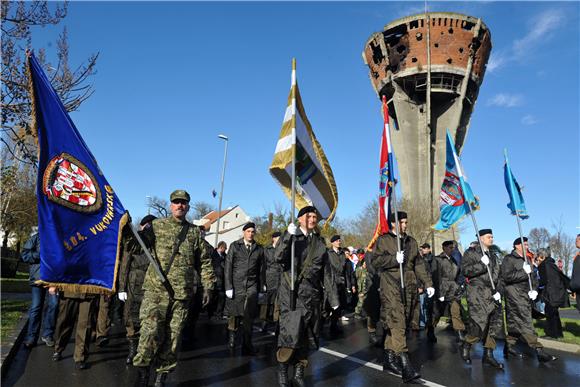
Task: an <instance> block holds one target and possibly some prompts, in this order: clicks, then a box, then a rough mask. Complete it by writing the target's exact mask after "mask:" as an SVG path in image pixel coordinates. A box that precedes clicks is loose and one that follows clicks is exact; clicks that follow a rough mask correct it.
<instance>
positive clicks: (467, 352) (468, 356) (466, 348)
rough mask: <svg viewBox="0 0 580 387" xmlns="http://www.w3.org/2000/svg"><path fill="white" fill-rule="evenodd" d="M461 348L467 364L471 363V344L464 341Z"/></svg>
mask: <svg viewBox="0 0 580 387" xmlns="http://www.w3.org/2000/svg"><path fill="white" fill-rule="evenodd" d="M460 348H461V358H462V359H463V361H464V362H465V364H471V344H469V343H468V342H466V341H463V342H462V343H461V345H460Z"/></svg>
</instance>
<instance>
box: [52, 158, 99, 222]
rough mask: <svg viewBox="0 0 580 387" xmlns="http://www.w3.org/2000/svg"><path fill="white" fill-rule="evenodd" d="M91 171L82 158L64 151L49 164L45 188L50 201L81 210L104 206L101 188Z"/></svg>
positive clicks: (90, 210)
mask: <svg viewBox="0 0 580 387" xmlns="http://www.w3.org/2000/svg"><path fill="white" fill-rule="evenodd" d="M95 182H96V179H95V177H94V176H93V174H92V173H91V171H90V170H89V169H88V168H87V167H86V166H85V165H84V164H83V163H82V162H80V161H79V160H77V159H76V158H74V157H73V156H71V155H69V154H68V153H61V154H60V155H58V156H56V157H54V158H53V159H52V160H50V162H49V163H48V166H47V167H46V169H45V171H44V175H43V179H42V191H43V193H44V194H45V195H46V196H47V197H48V199H49V200H51V201H53V202H55V203H58V204H60V205H63V206H65V207H68V208H70V209H73V210H76V211H79V212H88V213H91V212H97V211H99V210H100V209H101V206H102V199H101V190H100V188H99V186H98V184H95Z"/></svg>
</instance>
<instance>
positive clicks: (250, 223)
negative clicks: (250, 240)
mask: <svg viewBox="0 0 580 387" xmlns="http://www.w3.org/2000/svg"><path fill="white" fill-rule="evenodd" d="M249 228H253V229H256V225H255V224H254V223H253V222H248V223H246V224H245V225H244V227H242V231H246V230H247V229H249Z"/></svg>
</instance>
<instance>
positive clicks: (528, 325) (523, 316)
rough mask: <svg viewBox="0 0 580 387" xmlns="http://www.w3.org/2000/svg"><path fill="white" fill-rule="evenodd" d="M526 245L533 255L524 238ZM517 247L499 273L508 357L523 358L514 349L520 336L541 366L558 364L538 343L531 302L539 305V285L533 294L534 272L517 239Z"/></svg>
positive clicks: (505, 258)
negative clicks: (549, 362) (532, 279)
mask: <svg viewBox="0 0 580 387" xmlns="http://www.w3.org/2000/svg"><path fill="white" fill-rule="evenodd" d="M523 244H524V246H525V248H526V251H529V250H528V238H526V237H524V242H523ZM513 246H514V249H513V250H512V252H511V253H510V254H508V255H506V256H505V257H504V259H503V262H502V264H501V268H500V271H499V275H500V277H501V280H502V282H503V290H504V297H505V310H506V323H507V324H506V325H507V336H506V339H505V346H504V351H503V354H504V357H506V358H507V357H509V356H514V357H516V358H522V357H523V355H522V354H521V353H520V352H518V351H517V350H516V349H515V347H514V346H515V344H516V341H517V337H518V336H519V337H520V339H521V340H522V341H524V342H525V343H526V344H527V345H528V346H530V347H531V348H533V349H534V350H535V351H536V354H537V356H538V360H539V361H540V362H542V363H545V362H548V361H552V360H556V357H554V356H552V355H550V354H548V353H546V352H544V348H543V345H542V344H541V343H540V342H539V341H538V336H537V335H536V332H535V331H534V325H533V322H532V305H531V304H530V300H531V301H535V300H536V298H537V297H538V292H537V291H536V290H535V289H536V283H535V282H536V281H532V290H530V285H529V284H530V282H529V281H530V280H531V277H530V274H531V272H532V268H531V266H530V264H529V263H528V261H527V259H525V258H524V252H523V248H522V240H521V238H518V239H516V240H515V241H514V243H513Z"/></svg>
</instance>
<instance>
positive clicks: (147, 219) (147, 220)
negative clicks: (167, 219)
mask: <svg viewBox="0 0 580 387" xmlns="http://www.w3.org/2000/svg"><path fill="white" fill-rule="evenodd" d="M155 219H157V217H156V216H155V215H145V216H144V217H143V219H141V222H139V225H141V226H145V225H146V224H147V223H151V222H153V221H154V220H155Z"/></svg>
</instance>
